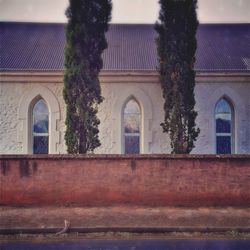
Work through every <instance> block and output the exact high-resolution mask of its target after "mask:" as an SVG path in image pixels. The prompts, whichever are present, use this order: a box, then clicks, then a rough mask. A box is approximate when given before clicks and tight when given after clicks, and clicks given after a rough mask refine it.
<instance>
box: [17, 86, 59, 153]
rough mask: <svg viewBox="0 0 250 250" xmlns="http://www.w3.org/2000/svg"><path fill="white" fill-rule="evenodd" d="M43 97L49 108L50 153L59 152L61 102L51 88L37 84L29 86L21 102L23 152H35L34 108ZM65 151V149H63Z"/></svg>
mask: <svg viewBox="0 0 250 250" xmlns="http://www.w3.org/2000/svg"><path fill="white" fill-rule="evenodd" d="M40 99H42V100H43V101H44V102H45V104H46V106H47V108H48V110H49V124H48V130H49V138H48V139H49V146H48V149H49V150H48V151H49V153H50V154H57V153H59V145H60V143H61V142H60V132H59V129H58V125H57V124H58V122H59V121H60V119H61V113H60V106H59V102H58V100H57V98H56V96H55V95H54V93H53V92H51V90H50V89H48V88H46V87H44V86H42V85H39V84H36V85H35V86H34V87H32V88H27V90H26V91H25V92H24V94H23V96H22V97H21V98H20V102H19V110H18V114H19V118H18V142H19V143H20V145H21V148H22V153H23V154H32V153H33V137H32V135H33V133H32V129H33V127H32V123H33V117H32V113H33V108H34V105H35V104H36V103H37V102H38V101H39V100H40ZM63 152H64V151H63Z"/></svg>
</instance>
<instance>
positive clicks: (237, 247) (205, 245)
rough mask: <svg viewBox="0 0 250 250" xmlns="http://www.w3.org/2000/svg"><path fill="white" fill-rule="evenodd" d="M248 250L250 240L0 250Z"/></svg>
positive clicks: (0, 249) (20, 245)
mask: <svg viewBox="0 0 250 250" xmlns="http://www.w3.org/2000/svg"><path fill="white" fill-rule="evenodd" d="M222 249H223V250H250V240H152V239H150V240H76V241H65V242H49V243H46V242H42V243H41V242H40V243H32V242H10V243H2V244H0V250H222Z"/></svg>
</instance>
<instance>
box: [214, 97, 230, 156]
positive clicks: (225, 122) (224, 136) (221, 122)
mask: <svg viewBox="0 0 250 250" xmlns="http://www.w3.org/2000/svg"><path fill="white" fill-rule="evenodd" d="M215 120H216V153H217V154H231V153H232V152H233V107H232V105H231V104H230V103H229V102H228V101H227V100H226V99H225V98H222V99H220V100H219V101H218V103H217V104H216V107H215Z"/></svg>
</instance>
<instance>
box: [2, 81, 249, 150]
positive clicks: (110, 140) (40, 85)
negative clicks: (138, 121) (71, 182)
mask: <svg viewBox="0 0 250 250" xmlns="http://www.w3.org/2000/svg"><path fill="white" fill-rule="evenodd" d="M116 79H117V82H116ZM121 79H122V78H119V77H117V78H112V80H110V81H109V80H107V79H106V80H105V81H103V82H102V95H103V96H104V98H105V100H104V102H103V103H102V104H101V105H100V107H99V114H98V116H99V117H100V120H101V125H100V127H99V128H100V134H99V136H100V139H101V143H102V145H101V147H99V148H98V149H96V151H95V153H105V154H109V153H121V152H122V151H123V148H122V143H121V135H122V131H121V111H122V108H123V105H124V102H126V100H128V98H130V97H133V98H135V99H136V100H137V101H138V103H139V104H140V106H141V109H142V139H141V140H142V143H141V144H142V153H169V152H170V151H171V149H170V146H169V139H168V136H167V135H166V134H163V133H162V129H161V127H160V123H161V122H162V120H163V108H162V107H163V99H162V94H161V88H160V84H159V82H158V81H155V80H152V81H150V78H145V79H143V78H140V79H139V78H138V77H137V78H136V79H137V80H132V81H130V80H131V79H133V78H131V77H130V78H126V79H127V80H126V79H124V80H121ZM152 79H153V78H152ZM200 79H201V81H200V80H199V81H198V82H197V85H196V89H195V93H196V109H197V111H198V118H197V124H198V126H199V127H200V129H201V133H200V136H199V139H198V141H197V142H196V148H195V149H194V150H193V152H192V153H208V154H209V153H215V122H214V107H215V104H216V102H217V101H218V100H219V98H221V97H222V96H226V97H227V98H229V99H230V100H231V101H232V104H233V105H234V110H235V153H249V152H250V143H249V141H250V130H249V128H250V82H249V81H248V80H247V81H245V80H244V81H243V80H242V81H240V82H237V81H235V80H233V78H232V80H231V81H227V82H226V81H221V80H220V81H217V82H216V81H214V82H211V80H208V81H207V82H206V79H205V78H204V79H202V78H200ZM247 79H249V78H247ZM62 89H63V84H62V82H56V81H50V78H49V77H48V80H47V81H46V83H45V82H44V80H43V81H41V82H39V81H38V80H36V81H34V82H32V80H31V79H30V80H28V81H27V82H21V83H20V82H18V81H16V82H15V81H13V80H12V81H9V82H8V81H6V78H5V80H2V81H1V82H0V95H1V96H0V102H1V103H0V153H1V154H21V153H29V152H31V151H30V149H29V147H30V146H29V139H28V136H29V131H28V130H29V128H28V125H29V120H28V118H27V120H25V109H26V108H25V105H26V104H27V102H29V101H30V100H32V98H36V97H37V96H41V97H43V98H44V99H45V101H46V102H47V103H48V106H49V110H50V113H51V117H50V120H51V122H52V119H53V122H52V123H53V126H52V127H51V131H50V152H51V153H66V147H65V145H64V139H63V137H64V130H65V125H64V120H65V105H64V100H63V97H62ZM57 105H58V109H57V108H56V107H55V106H57ZM22 107H24V108H22ZM58 110H59V112H58ZM21 113H22V114H21ZM26 116H27V117H28V110H27V113H26ZM25 138H26V139H25ZM25 140H26V142H25Z"/></svg>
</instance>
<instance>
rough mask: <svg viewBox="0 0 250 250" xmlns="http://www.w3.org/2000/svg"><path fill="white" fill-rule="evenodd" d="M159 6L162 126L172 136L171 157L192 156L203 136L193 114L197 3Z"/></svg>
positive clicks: (176, 0)
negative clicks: (199, 138) (195, 144)
mask: <svg viewBox="0 0 250 250" xmlns="http://www.w3.org/2000/svg"><path fill="white" fill-rule="evenodd" d="M159 3H160V14H159V21H158V22H157V23H156V25H155V29H156V31H157V33H158V36H157V38H156V44H157V52H158V63H159V66H158V71H159V75H160V82H161V87H162V92H163V98H164V111H165V117H164V122H163V123H161V126H162V128H163V132H166V133H169V135H170V140H171V148H172V153H176V154H181V153H190V152H191V150H192V149H193V148H194V141H196V139H197V137H198V135H199V132H200V130H199V128H196V123H195V119H196V116H197V112H196V111H195V110H194V106H195V98H194V87H195V71H194V62H195V52H196V47H197V42H196V30H197V28H198V21H197V15H196V8H197V0H160V1H159Z"/></svg>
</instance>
